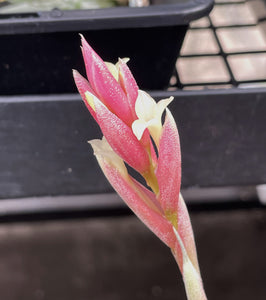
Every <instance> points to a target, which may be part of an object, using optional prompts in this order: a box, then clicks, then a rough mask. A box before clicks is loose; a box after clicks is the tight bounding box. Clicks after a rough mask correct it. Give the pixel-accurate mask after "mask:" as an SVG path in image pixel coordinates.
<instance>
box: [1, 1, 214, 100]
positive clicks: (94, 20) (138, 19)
mask: <svg viewBox="0 0 266 300" xmlns="http://www.w3.org/2000/svg"><path fill="white" fill-rule="evenodd" d="M173 2H174V3H173ZM154 3H156V4H153V5H150V6H149V7H142V8H130V7H115V8H106V9H96V10H85V11H84V10H83V11H81V10H80V11H77V10H76V11H74V10H73V11H61V10H57V9H55V10H53V11H50V12H39V13H27V14H20V15H4V14H0V45H1V54H0V55H1V56H0V76H1V86H0V94H1V95H14V94H16V95H18V94H47V93H71V92H75V91H76V89H75V86H74V83H73V80H72V75H71V69H72V68H75V69H78V70H81V71H82V70H83V71H84V69H83V62H82V57H81V53H80V49H79V45H80V39H79V35H78V33H82V34H83V35H84V36H85V37H86V39H87V40H88V42H89V43H90V44H91V45H92V46H93V47H94V48H95V50H96V51H97V52H98V53H99V54H100V55H101V56H102V57H103V59H105V60H107V61H112V62H116V60H117V58H118V57H130V59H131V61H130V63H129V66H130V67H131V69H132V71H133V73H134V75H135V77H136V79H137V82H138V84H139V86H140V87H141V88H143V89H163V88H165V87H166V86H167V85H168V83H169V79H170V77H171V75H172V72H173V70H174V66H175V62H176V59H177V56H178V54H179V51H180V48H181V45H182V42H183V39H184V36H185V33H186V30H187V27H188V24H189V22H190V21H192V20H194V19H197V18H200V17H202V16H204V15H206V14H208V13H209V11H210V10H211V8H212V5H213V0H194V1H193V0H188V1H183V2H180V1H178V0H176V1H167V0H156V1H155V2H154ZM160 3H161V4H160Z"/></svg>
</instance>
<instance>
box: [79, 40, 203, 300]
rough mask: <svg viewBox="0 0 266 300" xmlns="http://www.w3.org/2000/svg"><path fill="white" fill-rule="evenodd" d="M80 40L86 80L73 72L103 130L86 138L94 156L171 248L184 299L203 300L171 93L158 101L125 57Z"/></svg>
mask: <svg viewBox="0 0 266 300" xmlns="http://www.w3.org/2000/svg"><path fill="white" fill-rule="evenodd" d="M81 41H82V53H83V57H84V61H85V66H86V72H87V78H88V80H87V79H85V78H84V77H82V76H81V75H80V74H79V73H78V72H77V71H73V76H74V79H75V83H76V85H77V88H78V91H79V93H80V94H81V97H82V99H83V101H84V102H85V104H86V106H87V108H88V110H89V111H90V113H91V114H92V116H93V117H94V119H95V120H96V122H97V123H98V125H99V126H100V128H101V131H102V133H103V139H102V140H92V141H90V142H89V143H90V144H91V146H92V148H93V150H94V154H95V156H96V159H97V161H98V163H99V165H100V167H101V169H102V171H103V173H104V174H105V176H106V178H107V179H108V180H109V182H110V183H111V185H112V186H113V188H114V189H115V190H116V192H117V193H118V194H119V195H120V197H121V198H122V199H123V200H124V201H125V202H126V204H127V205H128V206H129V207H130V208H131V210H132V211H133V212H134V213H135V214H136V215H137V216H138V217H139V219H140V220H141V221H142V222H143V223H144V224H146V225H147V227H149V228H150V230H151V231H153V232H154V233H155V234H156V235H157V236H158V237H159V238H160V239H161V240H162V241H163V242H164V243H165V244H166V245H167V246H168V247H169V248H170V250H171V252H172V253H173V255H174V258H175V260H176V262H177V264H178V266H179V269H180V271H181V273H182V276H183V281H184V284H185V290H186V293H187V298H188V300H207V297H206V295H205V292H204V289H203V284H202V280H201V275H200V269H199V265H198V258H197V252H196V246H195V241H194V235H193V230H192V226H191V222H190V218H189V214H188V211H187V207H186V204H185V202H184V200H183V198H182V195H181V194H180V185H181V151H180V141H179V134H178V130H177V126H176V123H175V121H174V118H173V116H172V114H171V112H170V110H169V109H168V108H167V106H168V105H169V104H170V103H171V102H172V101H173V97H170V98H168V99H163V100H161V101H159V102H158V103H156V102H155V100H154V99H152V98H151V97H150V96H149V95H148V94H147V93H145V92H143V91H141V90H139V89H138V86H137V83H136V82H135V79H134V77H133V75H132V73H131V72H130V70H129V68H128V66H127V64H126V61H125V59H123V60H121V59H119V61H118V63H117V64H116V65H114V64H112V63H104V62H103V61H102V59H101V58H100V57H99V56H98V54H96V52H95V51H94V50H93V49H92V48H91V46H90V45H89V44H88V43H87V42H86V40H85V38H84V37H83V36H82V37H81ZM164 111H166V113H165V120H164V122H163V123H162V115H163V112H164ZM154 144H155V146H154ZM155 148H156V149H155ZM156 150H157V151H156ZM127 165H129V166H131V167H132V168H134V169H135V170H136V171H137V172H138V173H139V174H140V175H141V176H142V177H143V178H144V179H145V181H146V186H145V185H143V184H141V183H140V182H138V181H137V180H136V179H134V178H133V177H132V176H131V175H129V173H128V168H127Z"/></svg>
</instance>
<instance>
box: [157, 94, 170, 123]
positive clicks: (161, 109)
mask: <svg viewBox="0 0 266 300" xmlns="http://www.w3.org/2000/svg"><path fill="white" fill-rule="evenodd" d="M173 100H174V97H170V98H167V99H162V100H160V101H159V102H158V103H157V118H160V119H161V117H162V114H163V112H164V110H165V109H166V107H167V106H168V105H169V104H170V103H171V102H172V101H173Z"/></svg>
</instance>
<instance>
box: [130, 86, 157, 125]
mask: <svg viewBox="0 0 266 300" xmlns="http://www.w3.org/2000/svg"><path fill="white" fill-rule="evenodd" d="M156 105H157V104H156V102H155V101H154V99H152V97H151V96H150V95H149V94H147V93H145V92H143V91H141V90H139V94H138V98H137V100H136V104H135V111H136V115H137V117H138V118H139V119H140V120H143V121H146V122H147V121H149V120H151V119H153V118H154V117H155V115H154V113H155V111H156Z"/></svg>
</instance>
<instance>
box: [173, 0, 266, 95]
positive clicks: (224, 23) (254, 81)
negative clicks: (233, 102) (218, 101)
mask: <svg viewBox="0 0 266 300" xmlns="http://www.w3.org/2000/svg"><path fill="white" fill-rule="evenodd" d="M265 86H266V2H263V0H253V1H242V0H233V1H230V0H229V1H228V0H217V1H216V3H215V5H214V8H213V11H212V12H211V14H210V15H209V16H208V17H205V18H202V19H200V20H197V21H195V22H192V23H191V25H190V28H189V30H188V32H187V35H186V38H185V41H184V44H183V47H182V49H181V54H180V56H179V58H178V60H177V63H176V70H175V74H174V76H173V77H172V78H171V82H170V89H176V88H178V89H202V88H230V87H265Z"/></svg>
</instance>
